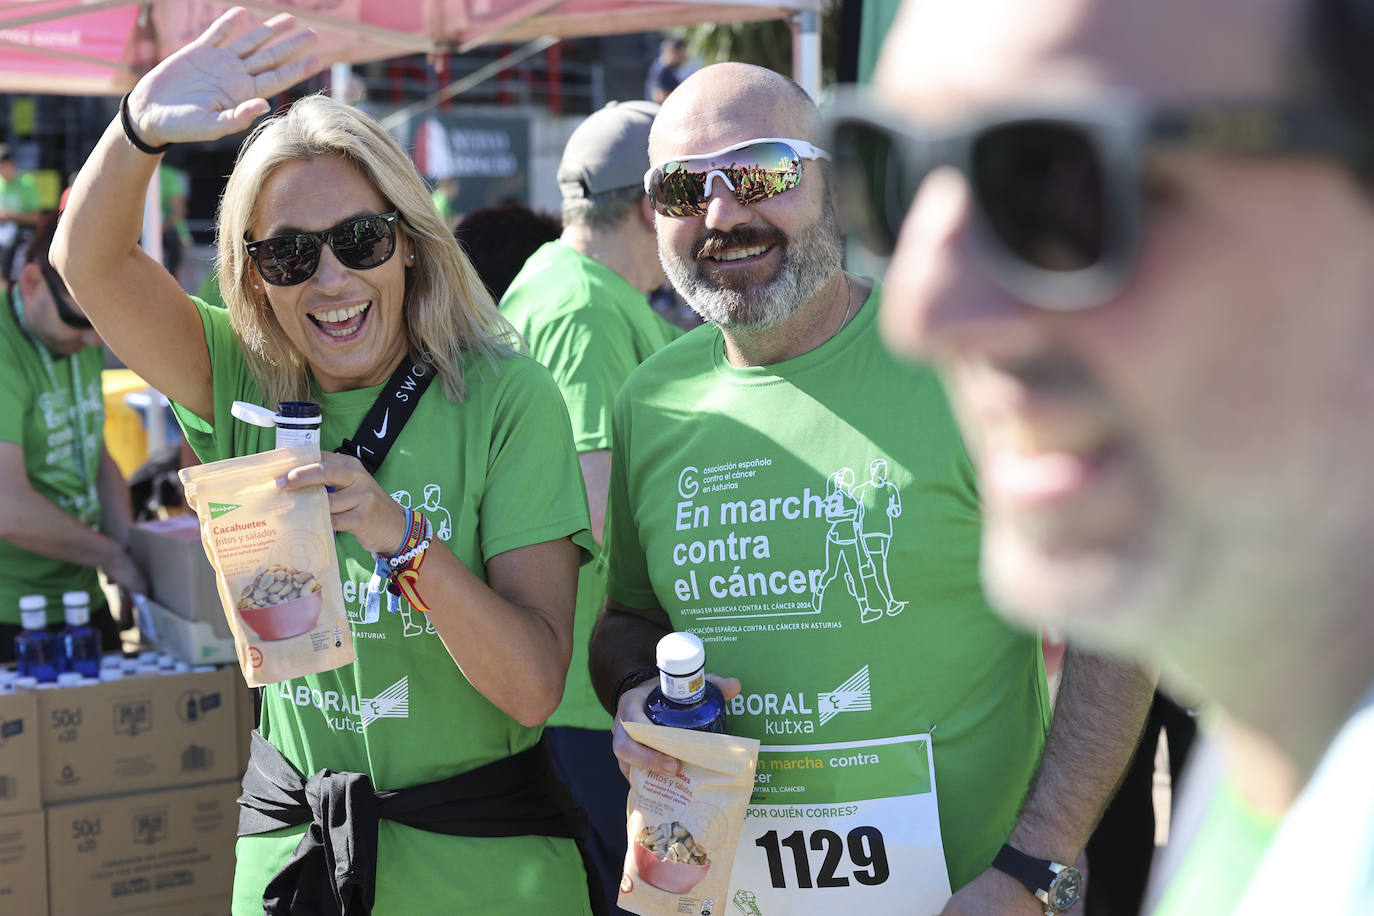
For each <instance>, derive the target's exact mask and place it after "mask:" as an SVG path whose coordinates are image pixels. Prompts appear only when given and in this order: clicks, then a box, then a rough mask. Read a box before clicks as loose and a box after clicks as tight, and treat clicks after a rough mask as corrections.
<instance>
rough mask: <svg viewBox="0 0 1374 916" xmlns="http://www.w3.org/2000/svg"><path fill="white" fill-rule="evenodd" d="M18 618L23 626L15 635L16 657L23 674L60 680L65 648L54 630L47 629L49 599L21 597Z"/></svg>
mask: <svg viewBox="0 0 1374 916" xmlns="http://www.w3.org/2000/svg"><path fill="white" fill-rule="evenodd" d="M19 619H20V621H21V622H22V623H23V626H24V629H23V630H21V631H20V632H19V634H18V635H17V636H15V637H14V658H15V661H16V662H17V663H18V666H17V667H18V668H19V676H20V677H32V678H37V679H38V682H39V683H51V682H56V681H57V675H58V673H59V672H60V671H61V670H62V650H61V648H60V646H59V644H58V641H57V635H56V634H55V633H49V632H48V629H47V627H48V599H47V598H45V597H43V596H42V595H25V596H23V597H22V598H20V599H19Z"/></svg>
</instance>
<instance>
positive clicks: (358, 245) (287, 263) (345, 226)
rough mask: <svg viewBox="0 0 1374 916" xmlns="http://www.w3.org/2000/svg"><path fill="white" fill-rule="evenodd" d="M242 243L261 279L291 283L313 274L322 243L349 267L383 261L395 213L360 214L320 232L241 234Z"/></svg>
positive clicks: (391, 248)
mask: <svg viewBox="0 0 1374 916" xmlns="http://www.w3.org/2000/svg"><path fill="white" fill-rule="evenodd" d="M243 242H244V246H245V247H246V248H247V249H248V257H250V258H252V259H253V263H255V264H257V265H258V273H259V274H260V275H261V276H262V278H263V280H265V281H267V282H268V283H271V284H272V285H273V286H295V285H296V284H297V283H304V282H305V281H306V280H309V279H310V278H311V277H313V276H314V275H315V271H316V270H318V269H319V267H320V254H321V253H322V252H323V251H324V246H325V245H328V246H329V247H330V248H332V249H333V250H334V256H335V257H336V258H338V259H339V263H341V264H343V265H344V266H345V267H349V268H352V269H353V270H371V269H372V268H374V267H380V266H382V265H383V264H385V263H386V262H387V261H389V260H390V259H391V256H392V255H393V254H395V253H396V212H395V211H392V212H391V213H378V214H376V215H375V216H360V217H358V218H357V219H351V220H349V221H348V222H346V223H340V224H339V225H337V226H335V227H333V228H332V229H325V230H324V231H323V232H297V233H295V234H293V235H274V236H272V237H271V238H269V239H260V240H258V241H256V242H250V241H249V240H248V236H247V234H246V233H245V235H244V237H243Z"/></svg>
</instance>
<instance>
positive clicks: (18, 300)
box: [0, 213, 147, 662]
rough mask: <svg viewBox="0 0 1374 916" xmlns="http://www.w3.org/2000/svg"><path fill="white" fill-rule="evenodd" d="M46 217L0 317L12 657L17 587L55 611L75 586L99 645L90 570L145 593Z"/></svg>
mask: <svg viewBox="0 0 1374 916" xmlns="http://www.w3.org/2000/svg"><path fill="white" fill-rule="evenodd" d="M56 225H57V214H55V213H54V214H50V215H49V216H48V217H47V218H46V219H45V220H44V221H43V222H41V223H40V224H39V226H38V229H37V231H36V232H35V234H34V236H33V238H32V239H31V240H30V242H29V244H28V246H27V247H26V249H25V252H24V255H23V260H22V262H21V264H20V266H19V268H18V270H17V272H16V274H15V276H14V278H13V282H12V283H11V284H10V287H9V306H8V308H7V309H6V310H5V314H3V315H0V396H3V398H4V401H5V404H6V409H5V410H4V411H3V414H0V486H2V487H3V489H4V493H5V498H4V499H3V500H0V662H3V661H8V660H9V659H12V658H13V657H14V654H13V653H14V634H15V633H17V632H18V631H19V629H20V625H19V624H20V621H19V598H20V596H21V595H29V594H37V595H44V596H46V597H47V599H48V622H49V624H50V625H51V626H52V627H54V628H55V627H58V626H60V625H61V623H62V621H63V617H62V594H63V593H64V592H67V591H76V590H79V591H85V592H86V593H87V594H88V595H89V596H90V600H91V609H92V614H91V621H92V623H93V624H94V625H96V626H97V627H98V628H99V629H100V630H101V640H102V643H103V644H104V646H105V647H106V648H107V649H117V648H119V630H118V628H117V627H116V626H115V623H114V620H113V618H112V617H111V616H110V612H109V610H108V609H107V606H106V600H105V594H104V592H103V591H102V590H101V588H100V581H99V579H98V577H97V576H96V568H97V567H100V568H101V569H104V571H105V574H106V576H107V577H108V578H109V579H110V580H111V581H112V582H114V583H115V584H117V585H119V586H120V587H122V588H124V589H126V590H127V591H129V592H134V593H139V592H146V591H147V584H146V581H145V579H144V577H143V573H142V572H141V571H140V570H139V568H138V567H137V566H136V565H135V564H134V562H133V560H132V559H131V558H130V557H129V553H128V549H127V545H128V533H129V524H130V520H131V516H132V511H131V506H130V502H129V489H128V487H127V486H126V485H125V482H124V477H123V475H122V474H120V472H119V467H118V466H117V465H116V464H115V462H114V459H113V458H111V457H110V453H109V452H108V451H107V450H106V448H105V444H104V433H103V427H104V419H105V405H104V399H103V397H102V395H101V368H102V366H103V365H104V357H105V351H104V348H103V346H102V345H101V339H100V336H99V335H98V334H97V333H96V332H95V330H93V329H92V328H91V325H90V322H89V321H87V320H86V316H85V313H84V312H83V311H82V310H81V308H80V306H78V305H77V304H76V302H75V300H73V299H72V296H71V293H70V292H68V290H67V287H66V285H65V284H64V283H63V282H62V279H61V278H60V277H59V276H58V275H57V273H56V271H54V270H53V268H52V265H51V264H50V263H49V262H48V247H49V244H50V243H51V241H52V237H53V230H54V228H55V227H56Z"/></svg>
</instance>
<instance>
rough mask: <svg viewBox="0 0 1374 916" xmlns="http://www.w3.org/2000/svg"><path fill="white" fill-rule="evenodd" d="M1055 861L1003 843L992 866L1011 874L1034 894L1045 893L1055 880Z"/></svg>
mask: <svg viewBox="0 0 1374 916" xmlns="http://www.w3.org/2000/svg"><path fill="white" fill-rule="evenodd" d="M1053 864H1054V863H1053V862H1051V861H1050V860H1049V859H1037V858H1036V857H1035V856H1032V855H1029V854H1028V853H1024V852H1022V851H1021V850H1019V849H1017V848H1016V847H1015V846H1011V845H1008V844H1005V843H1004V844H1003V845H1002V848H1001V849H999V850H998V851H997V856H996V858H994V859H993V860H992V867H993V868H995V869H997V870H998V871H1000V872H1002V873H1003V874H1007V875H1011V876H1012V877H1013V878H1015V879H1016V880H1017V881H1020V882H1021V883H1022V884H1024V885H1025V886H1026V890H1028V891H1030V892H1031V893H1032V894H1041V893H1045V892H1047V891H1048V890H1049V888H1050V883H1051V882H1052V881H1054V869H1052V868H1050V866H1051V865H1053Z"/></svg>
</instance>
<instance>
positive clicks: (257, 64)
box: [129, 7, 322, 146]
mask: <svg viewBox="0 0 1374 916" xmlns="http://www.w3.org/2000/svg"><path fill="white" fill-rule="evenodd" d="M254 22H255V19H254V17H252V16H251V15H249V13H248V12H247V11H246V10H244V9H243V8H242V7H235V8H234V9H231V10H230V11H229V12H227V13H225V14H224V15H223V16H221V17H219V18H218V19H216V20H215V21H214V22H213V23H212V24H211V25H210V27H209V28H208V29H206V30H205V31H204V32H203V33H202V34H201V35H200V37H199V38H197V39H196V40H195V41H193V42H191V43H190V44H188V45H186V46H185V47H183V48H181V49H180V50H178V51H177V52H176V53H175V54H173V55H171V56H170V57H168V58H167V59H166V60H164V61H163V62H162V63H160V64H158V65H157V66H156V67H154V68H153V69H152V70H150V71H149V72H148V73H147V75H145V76H144V77H143V78H142V79H141V80H139V81H138V85H136V86H135V87H134V89H133V92H131V93H130V94H129V116H130V118H131V119H132V120H133V123H134V127H135V129H136V131H137V133H138V136H139V138H140V139H141V140H143V142H144V143H147V144H148V145H150V146H161V145H162V144H164V143H182V142H189V141H194V140H214V139H217V138H219V137H223V136H225V135H226V134H232V133H235V132H237V131H241V130H244V129H246V128H247V127H248V126H249V125H250V124H252V123H253V120H254V119H255V118H257V117H259V116H260V115H264V114H266V113H267V111H268V103H267V97H268V96H272V95H276V94H277V93H278V92H281V91H282V90H284V89H287V88H289V87H290V86H294V85H295V84H296V83H299V82H300V81H301V80H303V79H306V78H307V77H309V76H312V75H313V74H315V73H317V72H318V71H319V70H320V68H321V66H322V65H321V62H320V61H319V59H318V58H316V57H313V56H310V55H308V54H306V52H307V51H308V50H309V48H310V47H311V45H313V44H314V42H315V32H314V31H313V30H312V29H309V28H305V27H301V26H298V25H297V24H296V20H295V18H294V17H293V16H291V15H290V14H287V13H282V14H281V15H278V16H273V17H272V18H271V19H268V20H267V21H266V22H263V23H260V24H258V25H257V26H256V27H253V24H254Z"/></svg>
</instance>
